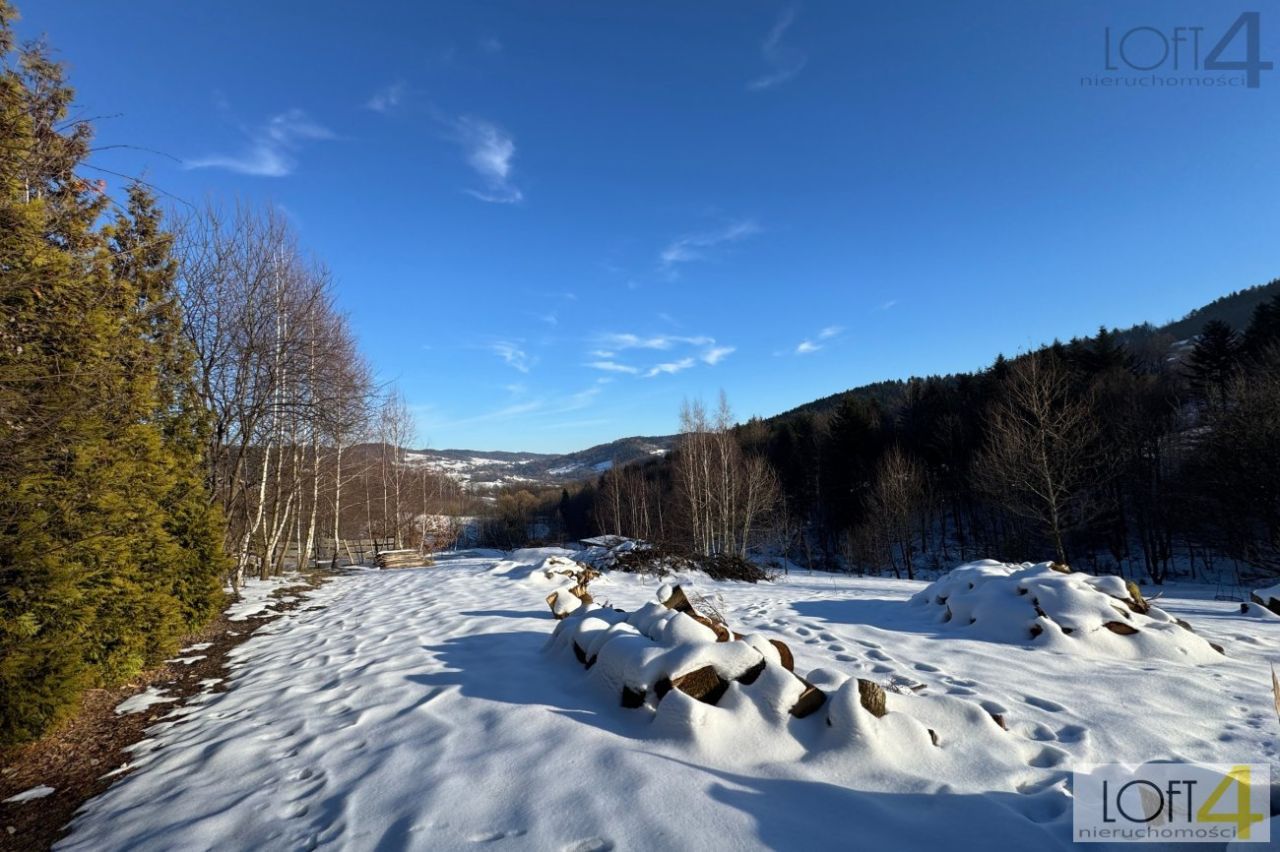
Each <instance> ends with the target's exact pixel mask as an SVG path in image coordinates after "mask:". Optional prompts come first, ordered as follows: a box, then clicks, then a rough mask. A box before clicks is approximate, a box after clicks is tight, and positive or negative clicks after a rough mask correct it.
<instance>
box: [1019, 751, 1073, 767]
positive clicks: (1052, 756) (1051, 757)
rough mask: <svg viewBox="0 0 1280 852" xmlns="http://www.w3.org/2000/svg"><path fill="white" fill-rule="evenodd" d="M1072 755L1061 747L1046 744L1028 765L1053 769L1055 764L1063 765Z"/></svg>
mask: <svg viewBox="0 0 1280 852" xmlns="http://www.w3.org/2000/svg"><path fill="white" fill-rule="evenodd" d="M1070 756H1071V755H1069V754H1068V753H1067V752H1065V751H1063V750H1062V749H1060V748H1056V747H1054V746H1045V747H1044V748H1042V749H1040V751H1038V752H1036V754H1035V755H1034V756H1033V757H1032V758H1031V759H1030V760H1028V761H1027V765H1028V766H1034V767H1035V768H1036V769H1052V768H1053V767H1055V766H1061V765H1062V764H1063V763H1065V762H1066V760H1067V758H1069V757H1070Z"/></svg>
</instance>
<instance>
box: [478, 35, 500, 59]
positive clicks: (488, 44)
mask: <svg viewBox="0 0 1280 852" xmlns="http://www.w3.org/2000/svg"><path fill="white" fill-rule="evenodd" d="M479 47H480V52H481V53H487V54H489V55H490V56H496V55H497V54H499V53H501V52H502V48H503V44H502V41H501V40H500V39H498V38H497V37H496V36H485V37H484V38H482V39H480V41H479Z"/></svg>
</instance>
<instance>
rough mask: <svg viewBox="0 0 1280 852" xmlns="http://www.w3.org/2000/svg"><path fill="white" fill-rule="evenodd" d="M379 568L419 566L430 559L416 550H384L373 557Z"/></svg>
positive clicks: (427, 562)
mask: <svg viewBox="0 0 1280 852" xmlns="http://www.w3.org/2000/svg"><path fill="white" fill-rule="evenodd" d="M374 564H375V565H377V566H378V567H379V568H421V567H422V566H424V565H430V564H431V560H430V559H429V558H428V557H427V556H426V555H424V554H422V553H419V552H418V551H416V550H384V551H382V552H381V553H379V554H378V555H377V556H376V557H375V558H374Z"/></svg>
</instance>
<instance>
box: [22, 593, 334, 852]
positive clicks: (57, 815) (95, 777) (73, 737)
mask: <svg viewBox="0 0 1280 852" xmlns="http://www.w3.org/2000/svg"><path fill="white" fill-rule="evenodd" d="M327 579H329V577H328V576H326V575H323V574H314V575H309V576H308V577H307V581H308V582H309V583H310V585H306V584H299V585H296V586H289V587H282V588H280V589H277V590H276V591H274V592H273V593H272V596H273V597H275V598H276V599H277V601H276V602H274V603H273V604H271V610H270V611H269V612H268V613H265V614H263V615H259V616H254V617H252V618H247V619H245V620H243V621H230V620H228V619H227V616H226V615H225V614H223V615H220V616H219V617H218V618H217V619H216V620H214V621H213V622H211V623H210V624H209V625H208V626H207V627H206V628H205V629H203V630H201V631H200V632H198V633H193V634H191V635H190V636H188V637H186V638H185V639H184V640H183V642H182V645H181V646H180V647H182V648H186V649H191V646H193V645H206V643H207V647H202V648H199V649H191V650H187V651H185V652H181V653H178V654H176V655H175V656H174V659H175V660H180V659H188V660H191V662H189V663H185V662H170V663H165V664H163V665H161V666H159V667H158V668H155V669H152V670H151V671H148V672H146V673H145V674H143V675H141V676H140V677H138V678H136V679H135V680H133V681H131V682H130V683H128V684H125V685H123V686H118V687H115V688H113V689H92V690H89V691H88V692H87V693H86V694H85V696H84V699H83V700H82V702H81V705H80V709H79V710H78V711H77V712H76V714H75V715H74V716H73V717H72V718H71V719H69V720H68V721H67V722H66V723H64V724H63V725H62V726H60V727H59V728H58V729H57V730H55V731H53V732H52V733H50V734H47V735H45V736H44V737H42V738H41V739H39V740H36V741H35V742H33V743H27V744H26V745H22V746H14V747H11V748H8V749H4V750H2V751H0V800H3V799H7V798H9V797H10V796H13V795H15V794H17V793H21V792H23V791H26V790H30V789H32V788H33V787H37V786H39V785H42V784H43V785H45V786H48V787H52V788H53V790H54V792H53V793H51V794H49V795H48V796H45V797H44V798H41V799H34V800H31V801H27V802H17V803H15V802H9V803H5V802H3V801H0V852H37V850H46V849H49V848H50V847H52V845H53V844H54V843H55V842H56V841H57V840H58V839H59V838H61V837H62V836H63V834H64V833H65V829H66V826H67V824H68V823H69V822H70V821H71V818H72V816H74V815H75V812H76V811H77V810H78V809H79V808H80V806H81V805H82V804H84V803H85V802H87V801H88V800H89V799H91V798H93V797H94V796H97V795H99V794H101V793H103V792H105V791H106V789H107V788H108V787H110V786H111V785H112V783H114V782H115V781H117V780H119V779H120V778H122V777H124V776H125V775H127V774H128V772H129V771H131V770H128V769H126V770H125V771H123V772H118V773H115V774H113V775H111V776H110V777H105V778H104V777H103V776H105V775H107V773H109V772H113V771H114V770H117V769H120V768H121V767H122V766H125V765H126V764H129V763H130V759H129V758H130V755H129V753H128V752H126V751H125V750H124V749H125V748H126V747H127V746H130V745H133V744H134V743H136V742H138V741H140V740H142V739H145V737H146V729H147V728H148V727H150V726H151V725H152V724H153V723H155V722H157V721H159V719H160V717H162V716H165V715H168V714H169V713H171V712H173V710H174V709H175V708H177V707H181V706H183V705H184V704H186V703H187V700H188V699H190V698H191V697H192V696H194V695H200V694H203V693H206V692H224V691H225V690H226V688H227V678H228V676H229V675H230V668H229V667H228V665H227V653H228V652H229V651H230V650H231V649H232V648H234V647H235V646H237V645H239V644H240V643H241V642H243V641H245V640H246V639H248V638H249V637H250V636H252V635H253V633H254V632H255V631H256V630H257V629H258V628H259V627H261V626H262V625H263V624H266V623H267V622H268V621H271V620H272V619H274V618H277V617H279V616H280V614H281V613H284V612H288V611H290V610H293V609H296V608H297V607H298V605H299V604H301V603H302V602H303V600H302V599H301V598H298V599H295V600H293V601H289V602H283V601H281V600H279V599H280V598H284V597H293V596H296V595H297V594H298V593H299V592H302V591H306V590H309V589H311V588H314V587H316V586H318V585H320V584H321V583H323V582H325V581H326V580H327ZM315 608H316V607H309V608H308V609H315ZM195 657H201V658H202V659H193V658H195ZM214 680H217V681H218V682H217V683H210V682H211V681H214ZM202 681H203V683H202ZM149 687H155V688H156V689H159V690H164V693H165V694H164V697H165V698H170V699H174V700H172V701H168V702H165V703H162V704H153V705H152V706H150V707H148V708H146V709H145V710H143V711H141V712H137V713H126V714H117V713H116V710H115V709H116V707H117V706H118V705H119V704H120V703H121V702H122V701H124V700H125V699H127V698H130V697H131V696H134V695H137V694H139V693H141V692H144V691H146V690H147V688H149ZM175 720H176V721H177V722H178V724H182V719H181V717H175Z"/></svg>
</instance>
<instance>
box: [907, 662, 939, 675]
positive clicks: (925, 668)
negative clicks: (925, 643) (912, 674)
mask: <svg viewBox="0 0 1280 852" xmlns="http://www.w3.org/2000/svg"><path fill="white" fill-rule="evenodd" d="M913 668H915V670H916V671H918V672H930V673H932V674H937V673H938V672H940V671H942V669H940V668H938V667H937V666H934V665H930V664H929V663H916V664H915V666H914V667H913Z"/></svg>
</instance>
